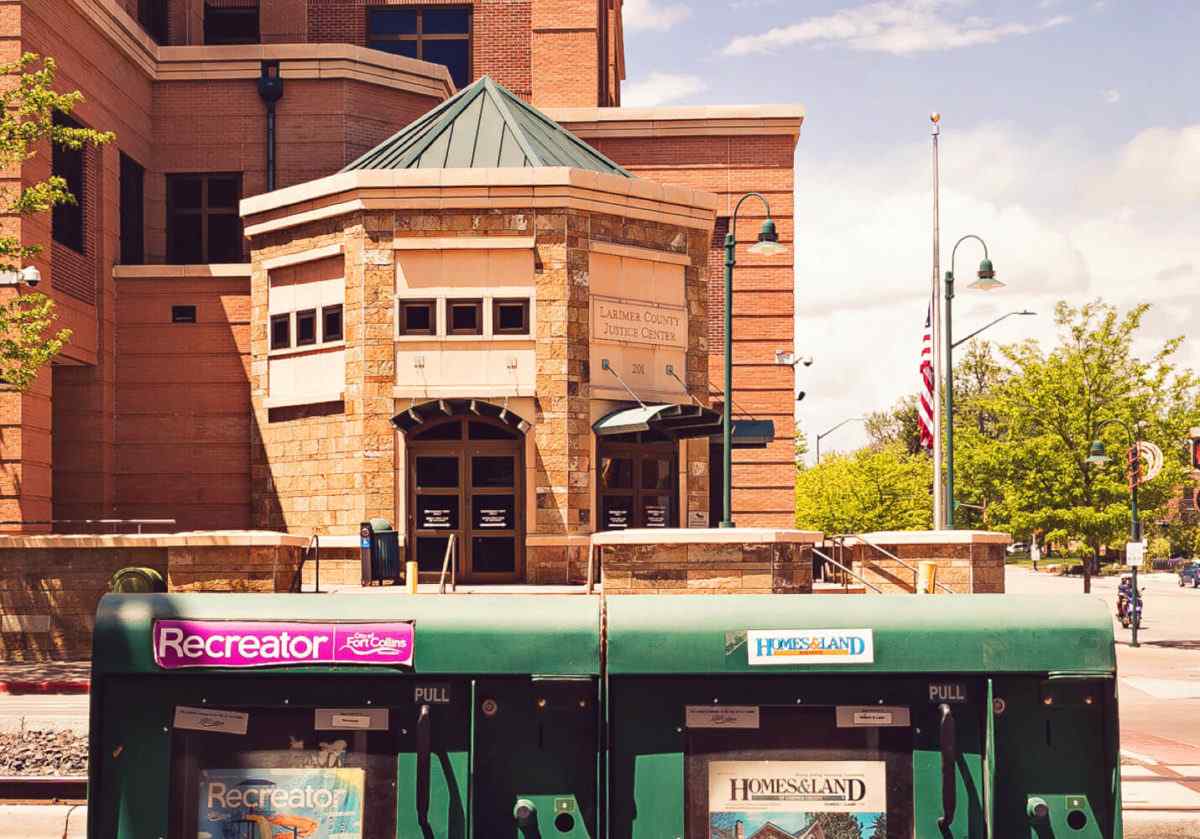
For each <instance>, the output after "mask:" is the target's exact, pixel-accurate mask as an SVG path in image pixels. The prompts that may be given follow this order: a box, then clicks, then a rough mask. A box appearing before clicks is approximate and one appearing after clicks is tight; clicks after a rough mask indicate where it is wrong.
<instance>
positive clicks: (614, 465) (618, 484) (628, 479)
mask: <svg viewBox="0 0 1200 839" xmlns="http://www.w3.org/2000/svg"><path fill="white" fill-rule="evenodd" d="M600 489H633V458H630V457H602V458H600Z"/></svg>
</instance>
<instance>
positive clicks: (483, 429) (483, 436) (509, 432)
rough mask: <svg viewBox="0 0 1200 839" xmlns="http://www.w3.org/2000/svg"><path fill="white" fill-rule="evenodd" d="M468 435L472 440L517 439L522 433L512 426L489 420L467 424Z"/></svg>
mask: <svg viewBox="0 0 1200 839" xmlns="http://www.w3.org/2000/svg"><path fill="white" fill-rule="evenodd" d="M467 436H468V437H470V438H471V439H472V440H515V439H517V438H519V437H520V436H521V435H520V434H518V433H517V430H516V429H515V428H512V427H508V428H504V427H501V426H499V425H492V424H491V423H487V422H471V423H468V424H467Z"/></svg>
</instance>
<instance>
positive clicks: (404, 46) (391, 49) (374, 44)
mask: <svg viewBox="0 0 1200 839" xmlns="http://www.w3.org/2000/svg"><path fill="white" fill-rule="evenodd" d="M367 46H368V47H370V48H371V49H373V50H379V51H380V52H388V53H391V54H392V55H406V56H408V57H409V58H416V57H417V42H416V41H415V40H414V41H368V42H367Z"/></svg>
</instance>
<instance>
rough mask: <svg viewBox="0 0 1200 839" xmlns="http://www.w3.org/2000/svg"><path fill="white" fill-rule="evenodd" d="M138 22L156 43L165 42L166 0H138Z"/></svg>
mask: <svg viewBox="0 0 1200 839" xmlns="http://www.w3.org/2000/svg"><path fill="white" fill-rule="evenodd" d="M138 23H140V24H141V25H142V28H143V29H145V30H146V34H147V35H149V36H150V37H151V38H153V39H154V41H155V43H157V44H160V45H162V44H166V42H167V0H138Z"/></svg>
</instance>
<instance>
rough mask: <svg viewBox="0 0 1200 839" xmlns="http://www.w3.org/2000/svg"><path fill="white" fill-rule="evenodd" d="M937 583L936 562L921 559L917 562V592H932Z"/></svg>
mask: <svg viewBox="0 0 1200 839" xmlns="http://www.w3.org/2000/svg"><path fill="white" fill-rule="evenodd" d="M936 585H937V563H936V562H933V561H932V560H928V559H926V560H922V561H921V562H918V563H917V594H934V593H936V589H935V586H936Z"/></svg>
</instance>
